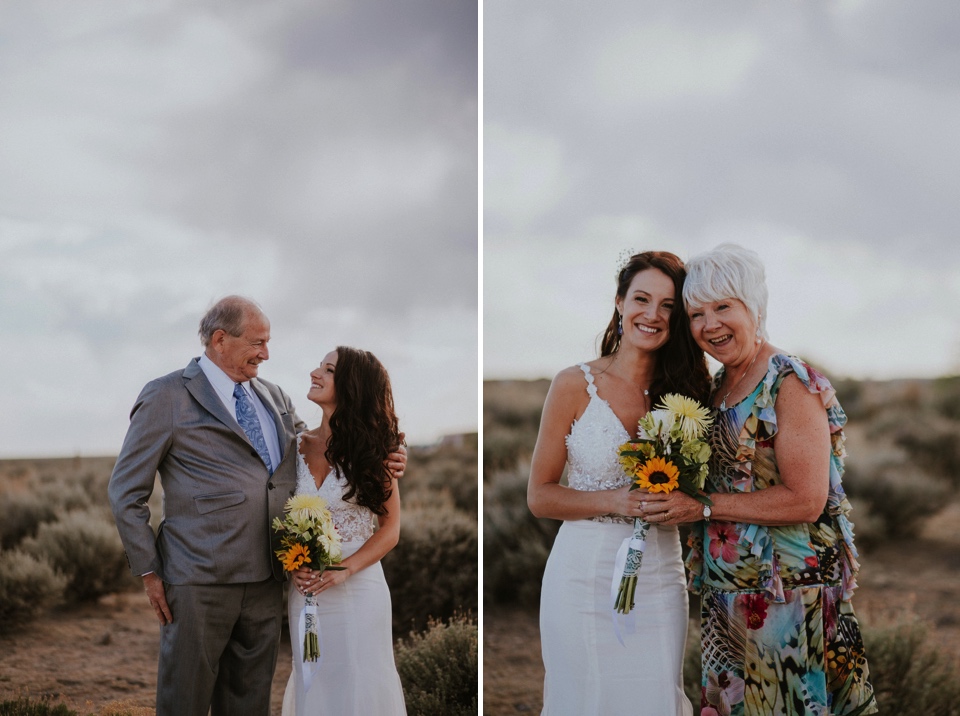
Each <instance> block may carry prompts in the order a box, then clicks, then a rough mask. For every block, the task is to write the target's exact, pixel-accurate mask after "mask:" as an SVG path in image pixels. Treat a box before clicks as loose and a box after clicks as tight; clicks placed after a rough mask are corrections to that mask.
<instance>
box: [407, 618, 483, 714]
mask: <svg viewBox="0 0 960 716" xmlns="http://www.w3.org/2000/svg"><path fill="white" fill-rule="evenodd" d="M478 651H479V649H478V633H477V624H476V622H474V621H473V619H472V618H467V617H462V616H458V617H455V618H454V619H452V620H451V621H450V623H449V624H443V623H440V622H436V621H433V622H431V623H430V625H429V628H428V629H427V631H426V632H425V633H422V634H411V635H410V637H409V639H407V640H405V641H403V642H400V643H398V644H397V646H396V649H395V653H396V659H397V671H398V672H399V673H400V681H401V682H402V683H403V696H404V700H405V701H406V704H407V713H409V714H410V715H411V716H448V715H449V716H461V715H462V716H467V715H468V714H476V713H477V679H478Z"/></svg>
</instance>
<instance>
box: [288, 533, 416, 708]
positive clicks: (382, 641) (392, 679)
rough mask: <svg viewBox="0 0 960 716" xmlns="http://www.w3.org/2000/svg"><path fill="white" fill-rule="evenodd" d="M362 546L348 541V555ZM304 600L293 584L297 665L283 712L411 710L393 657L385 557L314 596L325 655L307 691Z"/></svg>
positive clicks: (291, 611) (291, 607)
mask: <svg viewBox="0 0 960 716" xmlns="http://www.w3.org/2000/svg"><path fill="white" fill-rule="evenodd" d="M362 546H363V543H362V542H346V543H344V544H343V557H344V558H346V557H349V556H350V555H351V554H353V553H354V552H356V551H357V550H358V549H360V547H362ZM304 600H305V598H304V596H303V595H302V594H300V592H298V591H297V590H296V589H294V588H292V587H291V589H290V596H289V601H288V602H287V608H288V616H289V619H290V644H291V646H292V648H293V671H292V672H291V674H290V680H289V681H288V682H287V688H286V691H285V692H284V696H283V712H282V713H283V716H314V715H315V714H331V715H334V714H336V715H339V714H383V716H397V715H405V714H406V713H407V710H406V706H405V705H404V701H403V688H402V687H401V685H400V676H399V674H397V667H396V664H395V662H394V659H393V632H392V623H391V622H392V618H391V605H390V590H389V589H388V587H387V582H386V580H385V579H384V577H383V568H382V567H381V566H380V563H379V562H377V563H376V564H373V565H371V566H369V567H367V568H366V569H363V570H361V571H359V572H357V573H356V574H354V575H352V576H351V577H349V578H348V579H347V581H346V582H344V583H343V584H341V585H339V586H337V587H332V588H330V589H327V590H326V591H324V592H323V593H322V594H320V595H318V596H316V597H314V602H315V603H316V605H317V612H318V615H317V616H318V622H319V624H320V653H321V660H320V662H319V668H318V669H317V670H316V673H315V675H314V676H313V678H312V681H311V684H310V689H309V691H306V692H305V691H304V663H303V641H302V638H301V636H300V618H301V610H302V608H303V605H304Z"/></svg>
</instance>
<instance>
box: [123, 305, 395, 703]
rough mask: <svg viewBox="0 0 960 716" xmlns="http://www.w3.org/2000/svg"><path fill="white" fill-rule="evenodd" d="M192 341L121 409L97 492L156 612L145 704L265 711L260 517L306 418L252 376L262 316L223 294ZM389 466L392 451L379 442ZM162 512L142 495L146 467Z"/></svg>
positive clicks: (278, 585)
mask: <svg viewBox="0 0 960 716" xmlns="http://www.w3.org/2000/svg"><path fill="white" fill-rule="evenodd" d="M200 338H201V341H202V343H203V346H204V353H203V355H201V356H200V357H199V358H195V359H193V360H192V361H190V363H189V364H188V365H187V367H186V368H185V369H183V370H179V371H176V372H173V373H170V374H169V375H166V376H164V377H162V378H158V379H156V380H154V381H151V382H150V383H148V384H147V385H146V387H144V389H143V390H142V391H141V393H140V396H139V397H138V398H137V401H136V403H135V405H134V406H133V411H132V412H131V414H130V427H129V429H128V431H127V436H126V438H125V439H124V442H123V447H122V449H121V451H120V455H119V457H118V458H117V463H116V466H115V467H114V470H113V475H112V476H111V478H110V486H109V490H108V491H109V496H110V504H111V506H112V508H113V513H114V517H115V519H116V522H117V528H118V530H119V532H120V537H121V539H122V541H123V545H124V548H125V549H126V552H127V559H128V560H129V562H130V568H131V570H132V571H133V573H134V574H135V575H138V576H142V577H143V584H144V589H145V590H146V593H147V596H148V598H149V599H150V604H151V605H152V606H153V608H154V610H155V611H156V614H157V617H158V619H159V620H160V624H161V631H160V661H159V668H158V679H157V714H158V716H189V715H191V714H195V715H196V716H206V714H207V713H208V711H209V710H210V709H211V707H212V713H213V715H214V716H220V715H222V716H227V715H229V716H235V715H237V714H261V715H262V716H268V714H269V713H270V689H271V683H272V680H273V672H274V668H275V667H276V661H277V651H278V647H279V642H280V632H281V628H282V618H283V599H282V581H283V573H282V570H281V567H280V564H279V561H278V560H277V559H276V558H275V557H274V555H273V548H274V546H275V544H273V543H272V541H273V535H272V530H271V529H270V523H271V521H272V519H273V517H275V516H279V515H280V514H282V511H283V505H284V503H285V502H286V500H287V498H289V497H290V496H291V495H293V493H294V490H295V488H296V440H295V438H296V434H297V433H298V432H299V431H301V430H302V429H304V428H305V427H306V425H305V424H304V423H303V422H302V421H300V420H299V418H298V417H297V415H296V411H295V410H294V407H293V404H292V403H291V402H290V398H289V397H288V396H287V395H286V393H284V392H283V391H282V390H280V388H278V387H277V386H276V385H273V384H272V383H268V382H267V381H265V380H262V379H260V378H258V377H257V373H258V370H259V367H260V363H262V362H263V361H265V360H267V359H268V358H269V357H270V356H269V352H268V350H267V343H268V342H269V340H270V322H269V321H268V320H267V317H266V316H265V315H264V314H263V312H262V311H261V310H260V308H259V306H257V304H256V303H254V302H253V301H251V300H249V299H246V298H242V297H240V296H228V297H226V298H224V299H222V300H220V301H219V302H218V303H217V304H216V305H214V306H213V307H212V308H211V309H210V310H209V311H208V312H207V314H206V315H205V316H204V317H203V319H202V320H201V322H200ZM391 458H392V459H395V460H398V461H399V463H400V464H399V465H397V464H394V463H391V467H394V468H395V471H396V472H397V473H398V474H402V472H403V468H404V465H405V463H406V457H405V454H400V455H392V456H391ZM158 471H159V473H160V481H161V485H162V487H163V497H164V500H163V521H162V522H161V524H160V528H159V531H158V533H157V534H156V536H155V535H154V533H153V530H152V529H151V527H150V510H149V507H148V506H147V500H148V499H149V498H150V495H151V493H152V492H153V487H154V480H155V477H156V474H157V472H158Z"/></svg>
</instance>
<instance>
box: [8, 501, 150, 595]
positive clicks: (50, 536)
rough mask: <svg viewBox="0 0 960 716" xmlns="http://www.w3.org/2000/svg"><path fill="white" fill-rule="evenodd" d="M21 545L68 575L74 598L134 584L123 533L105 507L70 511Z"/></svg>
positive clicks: (99, 593) (111, 590)
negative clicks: (119, 530) (103, 508)
mask: <svg viewBox="0 0 960 716" xmlns="http://www.w3.org/2000/svg"><path fill="white" fill-rule="evenodd" d="M22 546H23V549H24V551H26V552H29V553H30V554H33V555H34V556H36V557H38V558H41V557H42V558H44V559H46V560H47V561H49V562H50V564H51V565H53V566H54V567H55V568H56V569H57V570H59V571H61V572H63V574H64V575H66V577H67V580H68V583H67V590H68V591H69V593H70V597H71V600H81V601H82V600H86V599H95V598H97V597H99V596H100V595H102V594H109V593H111V592H116V591H119V590H122V589H127V588H128V587H130V586H131V584H132V581H131V580H132V578H131V577H130V575H129V572H128V569H127V560H126V556H125V555H124V552H123V545H122V544H121V543H120V536H119V535H118V534H117V530H116V527H114V525H113V523H112V521H111V520H110V518H109V517H108V516H107V514H106V513H105V512H103V511H102V510H98V509H90V510H85V511H83V512H68V513H67V514H65V515H64V516H63V517H62V518H61V519H60V520H59V521H58V522H52V523H47V524H44V525H41V526H40V528H39V529H38V530H37V536H36V537H31V538H29V539H26V540H24V541H23V545H22Z"/></svg>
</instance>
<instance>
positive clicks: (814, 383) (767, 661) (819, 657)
mask: <svg viewBox="0 0 960 716" xmlns="http://www.w3.org/2000/svg"><path fill="white" fill-rule="evenodd" d="M791 374H793V375H796V376H797V377H798V378H799V379H800V380H801V381H802V382H803V384H804V385H805V386H806V387H807V389H808V390H810V392H811V393H815V394H817V395H819V396H820V399H821V400H822V402H823V405H824V409H825V411H826V413H827V419H828V422H829V425H830V434H831V442H832V450H831V455H830V490H829V496H828V499H827V504H826V506H825V508H824V511H823V513H822V514H821V515H820V517H819V518H818V519H817V521H816V522H813V523H807V524H800V525H785V526H776V527H768V526H762V525H754V524H745V523H732V522H719V521H710V522H704V523H700V524H699V525H696V526H694V529H693V530H692V532H691V536H690V547H691V550H690V553H689V556H688V558H687V567H688V568H689V569H690V584H689V587H690V589H691V591H694V592H699V593H701V595H702V599H701V630H702V631H701V646H702V659H703V662H702V667H703V670H702V682H701V685H702V691H701V712H700V713H701V715H702V716H770V715H774V714H817V715H827V714H843V715H844V716H853V715H854V714H872V713H876V711H877V706H876V700H875V699H874V695H873V688H872V687H871V686H870V684H869V681H868V677H869V672H868V667H867V662H866V658H865V656H864V650H863V641H862V639H861V636H860V627H859V624H858V623H857V619H856V616H855V615H854V613H853V608H852V606H851V604H850V598H851V597H852V595H853V591H854V589H855V588H856V574H857V571H858V570H859V566H860V565H859V563H858V562H857V552H856V549H855V547H854V544H853V525H852V524H851V523H850V521H849V519H848V514H849V512H850V503H849V502H848V501H847V498H846V495H845V494H844V492H843V486H842V484H841V476H842V474H843V458H844V456H845V453H844V450H843V426H844V424H845V423H846V416H845V415H844V413H843V409H842V408H841V407H840V404H839V403H838V402H837V400H836V398H835V391H834V390H833V388H832V386H831V385H830V383H829V381H828V380H827V379H826V378H825V377H824V376H823V375H821V374H820V373H818V372H817V371H815V370H813V369H812V368H810V367H809V366H808V365H806V364H805V363H803V362H802V361H800V360H799V359H798V358H795V357H793V356H786V355H775V356H773V357H771V359H770V362H769V366H768V370H767V373H766V376H765V377H764V379H763V381H761V383H760V384H759V385H758V386H757V388H756V389H755V390H754V391H753V392H752V393H751V394H750V395H749V396H748V397H747V398H745V399H744V400H743V401H741V402H740V403H738V404H737V405H734V406H731V407H730V408H728V409H726V410H724V411H721V412H719V413H718V414H717V417H716V421H715V423H714V426H713V429H712V432H711V435H710V445H711V448H712V450H713V455H712V457H711V462H710V474H709V476H708V477H707V484H706V487H705V489H706V490H707V492H752V491H755V490H762V489H765V488H767V487H770V486H772V485H776V484H778V483H779V482H780V475H779V472H778V469H777V461H776V454H775V452H774V444H775V438H776V434H777V416H776V412H775V409H774V407H775V403H776V398H777V394H778V392H779V389H780V385H781V384H782V382H783V380H784V379H785V378H786V377H787V376H789V375H791ZM720 378H721V375H720V374H718V376H717V378H716V379H715V385H716V384H717V381H719V380H720Z"/></svg>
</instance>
